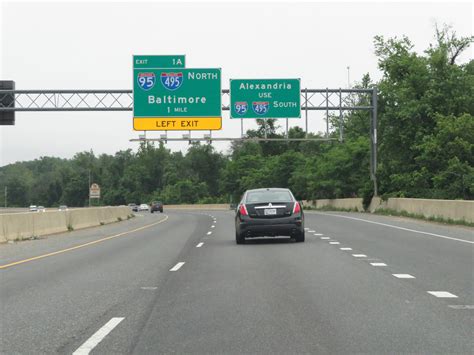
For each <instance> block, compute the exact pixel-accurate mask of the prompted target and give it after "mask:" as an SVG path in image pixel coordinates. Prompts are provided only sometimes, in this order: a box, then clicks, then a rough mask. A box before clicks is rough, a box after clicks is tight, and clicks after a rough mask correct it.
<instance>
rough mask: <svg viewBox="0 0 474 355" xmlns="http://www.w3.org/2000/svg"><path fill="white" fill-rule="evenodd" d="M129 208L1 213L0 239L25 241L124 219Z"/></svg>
mask: <svg viewBox="0 0 474 355" xmlns="http://www.w3.org/2000/svg"><path fill="white" fill-rule="evenodd" d="M130 214H132V212H131V210H130V208H129V207H96V208H81V209H73V210H69V211H51V212H25V213H11V214H2V215H0V242H6V241H9V240H22V239H27V238H31V237H33V236H42V235H48V234H54V233H61V232H66V231H68V230H69V229H70V228H72V229H81V228H87V227H94V226H99V225H101V224H107V223H112V222H117V221H118V220H119V218H121V219H123V220H125V219H127V217H128V216H129V215H130Z"/></svg>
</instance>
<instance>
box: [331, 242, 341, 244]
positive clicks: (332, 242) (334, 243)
mask: <svg viewBox="0 0 474 355" xmlns="http://www.w3.org/2000/svg"><path fill="white" fill-rule="evenodd" d="M329 244H341V243H339V242H329Z"/></svg>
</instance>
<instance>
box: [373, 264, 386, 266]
mask: <svg viewBox="0 0 474 355" xmlns="http://www.w3.org/2000/svg"><path fill="white" fill-rule="evenodd" d="M370 265H372V266H387V264H385V263H370Z"/></svg>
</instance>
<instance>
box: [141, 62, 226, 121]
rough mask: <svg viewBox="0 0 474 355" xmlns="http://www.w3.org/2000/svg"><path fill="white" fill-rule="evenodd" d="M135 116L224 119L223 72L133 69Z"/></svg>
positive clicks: (211, 70) (182, 69) (217, 70)
mask: <svg viewBox="0 0 474 355" xmlns="http://www.w3.org/2000/svg"><path fill="white" fill-rule="evenodd" d="M133 76H134V84H133V117H134V118H139V117H150V118H151V117H222V116H221V70H220V69H214V68H213V69H184V68H173V69H171V68H169V69H150V68H134V70H133Z"/></svg>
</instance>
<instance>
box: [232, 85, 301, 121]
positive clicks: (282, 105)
mask: <svg viewBox="0 0 474 355" xmlns="http://www.w3.org/2000/svg"><path fill="white" fill-rule="evenodd" d="M299 117H301V95H300V79H237V80H236V79H231V80H230V118H299Z"/></svg>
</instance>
